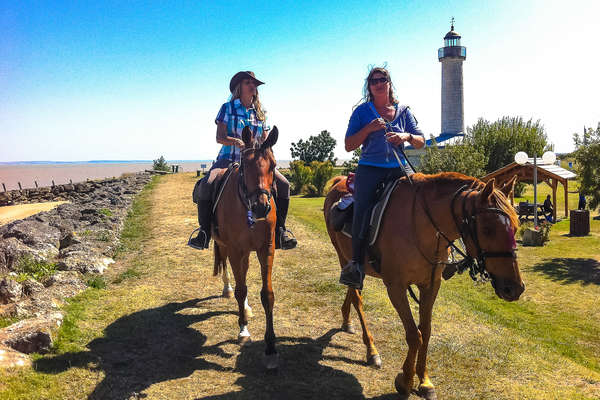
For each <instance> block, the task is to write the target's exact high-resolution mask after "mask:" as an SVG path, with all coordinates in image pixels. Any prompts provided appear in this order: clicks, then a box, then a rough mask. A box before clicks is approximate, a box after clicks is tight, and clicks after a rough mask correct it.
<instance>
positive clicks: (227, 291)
mask: <svg viewBox="0 0 600 400" xmlns="http://www.w3.org/2000/svg"><path fill="white" fill-rule="evenodd" d="M221 276H222V278H223V295H222V296H223V297H225V298H228V299H231V298H232V297H233V296H234V294H233V288H232V287H231V283H230V282H231V276H230V275H229V270H228V269H227V262H225V266H224V267H223V272H222V273H221Z"/></svg>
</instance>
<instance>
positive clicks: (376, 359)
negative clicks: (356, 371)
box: [367, 354, 381, 369]
mask: <svg viewBox="0 0 600 400" xmlns="http://www.w3.org/2000/svg"><path fill="white" fill-rule="evenodd" d="M367 365H368V366H370V367H373V368H375V369H379V368H381V357H380V356H379V354H373V355H372V356H371V357H369V358H368V360H367Z"/></svg>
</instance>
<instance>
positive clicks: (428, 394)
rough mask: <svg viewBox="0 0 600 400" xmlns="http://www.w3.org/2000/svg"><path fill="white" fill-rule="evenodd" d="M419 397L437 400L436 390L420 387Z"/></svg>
mask: <svg viewBox="0 0 600 400" xmlns="http://www.w3.org/2000/svg"><path fill="white" fill-rule="evenodd" d="M417 396H419V397H422V398H424V399H425V400H437V396H436V394H435V389H434V388H432V387H428V386H419V389H418V390H417Z"/></svg>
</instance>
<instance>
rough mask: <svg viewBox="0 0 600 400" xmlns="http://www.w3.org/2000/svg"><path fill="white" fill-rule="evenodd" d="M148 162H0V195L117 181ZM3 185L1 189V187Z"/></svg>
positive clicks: (183, 167)
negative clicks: (65, 184) (77, 184)
mask: <svg viewBox="0 0 600 400" xmlns="http://www.w3.org/2000/svg"><path fill="white" fill-rule="evenodd" d="M212 163H213V161H212V160H205V161H195V160H170V161H167V164H169V165H179V172H195V171H197V170H206V169H209V168H210V166H211V165H212ZM278 166H279V167H280V168H287V167H289V161H288V160H279V161H278ZM152 167H153V165H152V160H146V161H139V160H120V161H108V160H107V161H20V162H0V191H3V190H4V187H5V188H6V190H7V191H8V190H18V189H19V183H21V188H22V189H30V188H35V187H36V183H37V186H39V187H44V186H52V184H53V182H54V184H56V185H60V184H64V183H69V182H71V181H72V182H73V183H77V182H85V181H86V180H88V179H90V180H94V179H104V178H112V177H119V176H121V175H122V174H125V173H135V172H143V171H144V170H147V169H152ZM2 184H4V187H3V186H2Z"/></svg>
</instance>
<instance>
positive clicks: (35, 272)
mask: <svg viewBox="0 0 600 400" xmlns="http://www.w3.org/2000/svg"><path fill="white" fill-rule="evenodd" d="M56 270H57V268H56V264H53V263H48V262H46V261H37V260H35V259H33V257H31V256H29V255H27V256H25V257H23V258H21V259H20V260H19V262H18V263H17V267H16V268H15V272H16V273H17V274H18V277H17V281H18V282H24V281H25V280H27V279H28V278H33V279H35V280H36V281H42V280H44V279H45V278H47V277H49V276H52V275H54V273H55V272H56Z"/></svg>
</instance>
